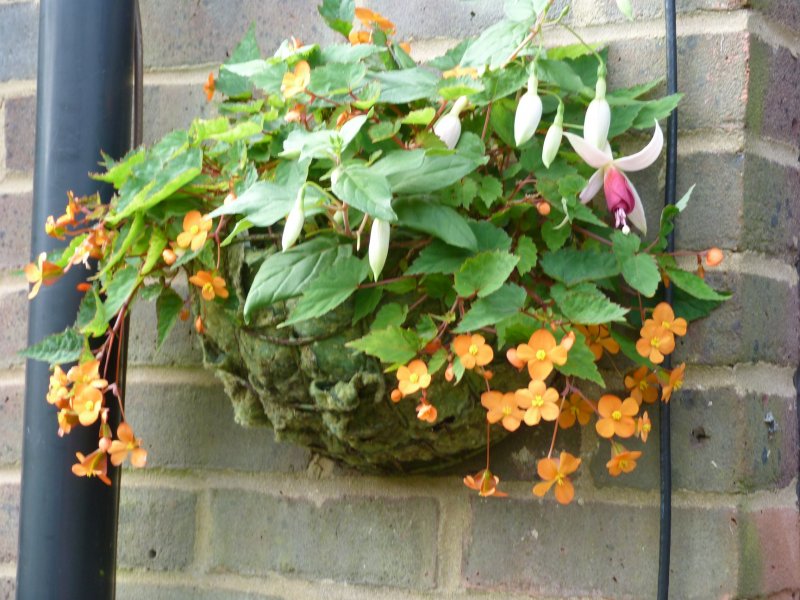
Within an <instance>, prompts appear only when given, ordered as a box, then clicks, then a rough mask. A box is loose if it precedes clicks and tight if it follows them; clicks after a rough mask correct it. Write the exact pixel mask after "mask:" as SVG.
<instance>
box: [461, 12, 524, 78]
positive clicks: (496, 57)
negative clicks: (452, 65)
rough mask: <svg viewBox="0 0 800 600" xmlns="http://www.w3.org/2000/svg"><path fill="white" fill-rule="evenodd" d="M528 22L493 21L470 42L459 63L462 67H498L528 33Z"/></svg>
mask: <svg viewBox="0 0 800 600" xmlns="http://www.w3.org/2000/svg"><path fill="white" fill-rule="evenodd" d="M529 27H530V23H528V22H516V21H500V22H499V23H495V24H494V25H492V26H491V27H489V28H488V29H486V30H484V32H483V33H482V34H481V35H480V36H479V37H478V39H476V40H475V41H474V42H472V43H471V44H470V45H469V47H468V48H467V50H466V52H464V56H463V57H462V59H461V65H462V66H464V67H481V66H488V67H489V68H490V69H492V70H494V69H497V68H498V67H500V66H501V65H502V64H503V63H504V62H505V61H506V60H507V59H508V58H509V57H510V56H511V53H512V52H514V50H515V49H516V48H517V46H518V45H519V43H520V42H521V41H522V40H523V39H524V38H525V36H526V35H527V34H528V29H529Z"/></svg>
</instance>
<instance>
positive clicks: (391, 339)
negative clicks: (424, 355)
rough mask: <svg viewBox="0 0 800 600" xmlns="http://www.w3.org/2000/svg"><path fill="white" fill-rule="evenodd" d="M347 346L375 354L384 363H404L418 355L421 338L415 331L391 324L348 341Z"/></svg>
mask: <svg viewBox="0 0 800 600" xmlns="http://www.w3.org/2000/svg"><path fill="white" fill-rule="evenodd" d="M345 346H346V347H347V348H353V349H354V350H358V351H360V352H363V353H364V354H369V355H370V356H375V357H377V358H378V359H379V360H380V361H381V362H383V363H388V364H402V363H407V362H408V361H410V360H411V359H413V358H414V357H415V356H416V355H417V352H419V349H420V347H421V340H420V339H419V337H418V336H417V334H416V333H414V332H413V331H409V330H408V329H402V328H400V327H397V326H395V325H390V326H389V327H387V328H385V329H377V330H373V331H370V332H369V333H368V334H367V335H365V336H364V337H362V338H360V339H357V340H353V341H352V342H348V343H347V344H345Z"/></svg>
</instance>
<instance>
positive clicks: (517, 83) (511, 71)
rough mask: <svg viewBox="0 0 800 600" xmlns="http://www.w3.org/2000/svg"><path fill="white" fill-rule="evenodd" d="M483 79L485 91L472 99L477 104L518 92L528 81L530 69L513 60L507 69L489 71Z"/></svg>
mask: <svg viewBox="0 0 800 600" xmlns="http://www.w3.org/2000/svg"><path fill="white" fill-rule="evenodd" d="M481 80H482V81H483V87H484V90H483V92H481V93H480V94H477V95H476V96H474V97H473V98H471V99H470V100H471V101H472V102H473V103H474V104H476V105H483V104H488V103H489V102H493V101H495V100H499V99H500V98H505V97H506V96H509V95H511V94H514V93H516V92H517V91H518V90H519V89H521V88H522V87H523V86H524V85H525V84H526V83H527V82H528V69H527V68H526V67H523V66H522V65H520V64H518V63H516V62H513V63H511V64H510V65H508V66H507V67H506V68H505V69H502V70H498V71H487V72H486V73H484V74H483V77H481Z"/></svg>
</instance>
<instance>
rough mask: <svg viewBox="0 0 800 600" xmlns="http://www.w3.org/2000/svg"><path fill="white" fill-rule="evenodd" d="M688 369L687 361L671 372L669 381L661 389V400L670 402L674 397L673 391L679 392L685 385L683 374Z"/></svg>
mask: <svg viewBox="0 0 800 600" xmlns="http://www.w3.org/2000/svg"><path fill="white" fill-rule="evenodd" d="M685 370H686V363H681V364H680V365H678V366H677V367H675V368H674V369H672V372H671V373H670V374H669V382H668V383H667V385H665V386H664V389H663V390H662V391H661V400H663V401H664V402H669V399H670V398H671V397H672V392H677V391H678V390H679V389H681V387H682V386H683V374H684V371H685Z"/></svg>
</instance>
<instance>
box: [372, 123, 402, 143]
mask: <svg viewBox="0 0 800 600" xmlns="http://www.w3.org/2000/svg"><path fill="white" fill-rule="evenodd" d="M398 131H400V121H381V122H380V123H376V124H375V125H372V126H371V127H370V128H369V131H368V133H369V139H371V140H372V141H373V143H376V144H377V143H378V142H382V141H384V140H390V139H392V137H393V136H395V135H396V134H397V132H398Z"/></svg>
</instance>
